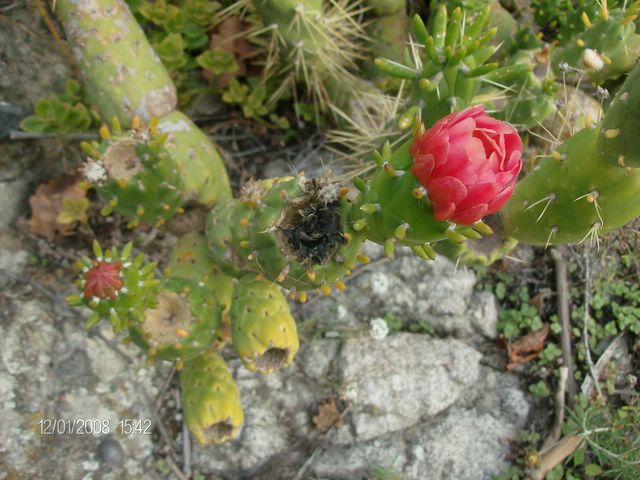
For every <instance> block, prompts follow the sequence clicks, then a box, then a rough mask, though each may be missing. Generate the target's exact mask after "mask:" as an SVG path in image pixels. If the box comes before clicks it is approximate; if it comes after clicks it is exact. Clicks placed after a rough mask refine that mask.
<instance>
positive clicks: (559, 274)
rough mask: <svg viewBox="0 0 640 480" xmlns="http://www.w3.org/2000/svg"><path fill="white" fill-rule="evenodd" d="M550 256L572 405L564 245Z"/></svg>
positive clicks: (563, 361)
mask: <svg viewBox="0 0 640 480" xmlns="http://www.w3.org/2000/svg"><path fill="white" fill-rule="evenodd" d="M551 256H552V257H553V260H554V262H555V270H556V289H557V291H558V295H557V297H558V315H559V317H560V324H561V326H562V331H561V333H560V343H561V345H562V363H563V365H564V366H565V367H567V369H568V372H567V373H568V382H567V387H568V388H567V404H568V405H569V406H571V405H573V399H574V398H575V396H576V392H577V391H578V388H577V386H576V382H575V379H574V376H573V356H572V354H571V315H570V311H569V301H570V298H571V297H570V294H569V280H568V276H567V260H566V257H565V247H557V248H554V249H553V250H552V251H551Z"/></svg>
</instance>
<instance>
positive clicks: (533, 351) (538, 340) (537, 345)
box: [507, 323, 549, 370]
mask: <svg viewBox="0 0 640 480" xmlns="http://www.w3.org/2000/svg"><path fill="white" fill-rule="evenodd" d="M548 335H549V324H548V323H545V324H544V326H543V327H542V328H541V329H540V330H538V331H537V332H531V333H529V334H527V335H525V336H524V337H520V338H519V339H518V340H516V341H515V342H509V343H508V344H507V357H508V360H509V363H508V364H507V370H513V369H514V368H516V367H519V366H520V365H524V364H525V363H529V362H530V361H531V360H534V359H535V358H537V357H538V355H540V352H542V349H543V348H544V341H545V340H546V339H547V336H548Z"/></svg>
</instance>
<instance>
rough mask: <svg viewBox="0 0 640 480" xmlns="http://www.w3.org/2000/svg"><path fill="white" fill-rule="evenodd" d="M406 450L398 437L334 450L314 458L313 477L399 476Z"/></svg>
mask: <svg viewBox="0 0 640 480" xmlns="http://www.w3.org/2000/svg"><path fill="white" fill-rule="evenodd" d="M406 448H407V446H406V444H405V442H404V440H403V438H402V434H401V433H396V434H391V435H387V436H384V437H379V438H376V439H374V440H371V441H368V442H362V443H357V444H354V445H350V446H344V445H340V446H335V447H332V448H329V449H327V450H324V451H323V452H322V453H321V454H320V455H319V456H318V459H317V461H316V463H315V465H314V468H313V473H314V474H315V475H317V476H321V477H329V478H332V479H345V480H353V479H354V478H360V477H361V476H364V475H367V474H370V473H372V472H374V471H376V470H377V471H381V470H386V471H391V472H397V473H400V472H402V470H403V468H404V465H405V463H406V461H407V458H406V454H405V450H406ZM424 478H431V477H424Z"/></svg>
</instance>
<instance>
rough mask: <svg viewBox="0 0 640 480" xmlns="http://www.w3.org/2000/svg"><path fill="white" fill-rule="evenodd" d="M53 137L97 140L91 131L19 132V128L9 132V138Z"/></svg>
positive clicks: (41, 138)
mask: <svg viewBox="0 0 640 480" xmlns="http://www.w3.org/2000/svg"><path fill="white" fill-rule="evenodd" d="M48 138H55V139H61V140H97V139H98V138H99V137H98V134H97V133H92V132H70V133H57V132H21V131H19V130H11V131H10V132H9V139H10V140H43V139H48Z"/></svg>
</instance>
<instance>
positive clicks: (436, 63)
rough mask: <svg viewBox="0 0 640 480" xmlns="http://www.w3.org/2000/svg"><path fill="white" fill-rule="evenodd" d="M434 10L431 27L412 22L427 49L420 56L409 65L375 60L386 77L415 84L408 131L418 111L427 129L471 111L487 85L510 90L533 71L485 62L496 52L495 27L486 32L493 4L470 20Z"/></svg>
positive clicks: (440, 8) (416, 19)
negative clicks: (460, 111) (467, 109)
mask: <svg viewBox="0 0 640 480" xmlns="http://www.w3.org/2000/svg"><path fill="white" fill-rule="evenodd" d="M434 8H435V12H433V13H432V18H431V19H430V22H429V24H430V27H429V28H427V26H425V24H424V23H423V21H422V19H421V18H420V17H419V16H418V15H415V16H414V17H413V29H414V34H415V37H416V39H417V41H418V43H419V44H420V45H421V46H422V47H423V54H422V55H421V56H419V55H417V54H415V55H414V56H413V59H412V60H411V62H410V63H409V64H408V65H406V64H399V63H396V62H393V61H390V60H385V59H380V58H379V59H376V61H375V63H376V66H377V67H378V68H379V69H380V70H381V71H383V72H384V73H387V74H389V75H391V76H395V77H398V78H404V79H406V80H411V81H412V84H413V92H412V98H411V99H410V101H409V103H410V105H413V106H412V107H410V108H409V110H408V112H412V113H411V114H410V115H409V116H407V115H406V114H405V116H404V117H403V118H405V119H406V120H405V121H404V122H403V120H402V118H401V120H400V122H401V124H402V123H404V126H405V127H406V126H408V125H409V124H410V121H411V116H413V113H415V112H417V111H420V112H421V118H422V121H423V122H424V123H425V125H426V126H427V127H429V126H431V125H433V124H434V123H435V122H436V121H437V120H438V119H440V118H442V117H444V116H445V115H447V114H449V113H451V112H452V111H458V110H462V109H464V108H466V107H468V106H470V105H471V104H472V103H473V100H474V97H475V96H476V95H478V94H479V93H480V90H481V87H482V86H483V84H484V83H490V84H497V85H500V86H503V87H507V86H508V85H509V84H511V83H512V82H513V81H514V80H517V79H522V78H525V77H526V76H527V75H528V73H529V71H530V70H531V67H530V66H529V65H528V64H518V65H510V66H504V67H499V65H498V64H497V63H487V62H488V60H489V59H490V58H491V57H492V56H493V54H494V53H495V50H496V47H494V46H491V45H490V44H489V41H490V40H491V38H492V37H493V36H494V35H495V34H496V32H497V28H495V27H494V28H490V29H486V24H487V19H488V18H489V15H490V12H491V5H487V6H486V7H485V8H484V9H483V10H481V11H479V12H477V13H475V15H473V16H472V14H471V12H469V17H467V16H466V14H467V12H466V11H463V10H462V9H461V8H459V7H457V8H455V9H454V10H453V11H452V12H451V15H450V16H449V13H448V12H447V8H446V5H445V4H442V3H434ZM463 20H464V22H465V25H466V28H465V29H463V28H462V24H463Z"/></svg>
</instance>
